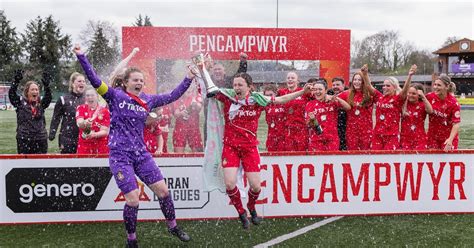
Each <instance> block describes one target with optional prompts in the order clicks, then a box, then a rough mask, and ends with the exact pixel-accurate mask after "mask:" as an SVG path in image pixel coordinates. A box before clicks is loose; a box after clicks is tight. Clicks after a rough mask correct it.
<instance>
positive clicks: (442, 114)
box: [433, 109, 448, 118]
mask: <svg viewBox="0 0 474 248" xmlns="http://www.w3.org/2000/svg"><path fill="white" fill-rule="evenodd" d="M433 114H434V115H436V116H439V117H442V118H448V115H447V114H446V113H443V112H440V111H438V110H436V109H433Z"/></svg>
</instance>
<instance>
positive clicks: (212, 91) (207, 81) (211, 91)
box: [192, 53, 219, 98]
mask: <svg viewBox="0 0 474 248" xmlns="http://www.w3.org/2000/svg"><path fill="white" fill-rule="evenodd" d="M192 61H193V63H194V64H195V65H196V67H197V68H198V70H199V73H200V74H201V76H200V78H201V79H202V80H203V82H204V86H205V87H206V91H207V94H206V96H207V97H208V98H209V97H213V96H215V95H216V94H217V93H219V88H217V86H216V85H215V84H214V83H213V82H212V79H211V75H209V72H208V71H207V69H206V65H205V63H204V55H203V54H202V53H200V54H198V55H196V56H194V57H193V58H192Z"/></svg>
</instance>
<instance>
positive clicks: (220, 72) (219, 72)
mask: <svg viewBox="0 0 474 248" xmlns="http://www.w3.org/2000/svg"><path fill="white" fill-rule="evenodd" d="M212 75H213V77H214V79H215V80H216V81H222V80H224V77H225V69H224V66H223V65H222V64H215V65H214V67H212Z"/></svg>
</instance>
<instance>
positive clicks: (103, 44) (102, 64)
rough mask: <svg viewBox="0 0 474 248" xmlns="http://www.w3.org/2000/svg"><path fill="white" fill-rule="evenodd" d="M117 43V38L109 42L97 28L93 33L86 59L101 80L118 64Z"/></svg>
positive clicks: (102, 31)
mask: <svg viewBox="0 0 474 248" xmlns="http://www.w3.org/2000/svg"><path fill="white" fill-rule="evenodd" d="M117 43H118V38H117V37H116V38H115V40H114V41H112V42H109V40H108V39H107V37H105V34H104V30H103V29H102V28H101V27H99V28H97V30H96V32H95V33H94V37H93V40H92V43H91V46H90V47H89V50H88V52H87V57H88V58H89V59H90V61H91V63H92V65H93V66H94V68H95V69H96V71H97V73H98V74H99V75H101V77H102V78H107V77H108V75H109V74H110V73H111V72H112V71H113V69H114V68H115V66H116V64H117V63H118V60H119V56H120V51H119V50H118V47H117V45H116V44H117Z"/></svg>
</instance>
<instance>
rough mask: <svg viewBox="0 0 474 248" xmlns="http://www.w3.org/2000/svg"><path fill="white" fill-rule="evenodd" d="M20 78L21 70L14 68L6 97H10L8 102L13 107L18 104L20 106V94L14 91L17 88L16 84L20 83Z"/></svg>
mask: <svg viewBox="0 0 474 248" xmlns="http://www.w3.org/2000/svg"><path fill="white" fill-rule="evenodd" d="M22 79H23V71H22V70H15V76H14V77H13V82H12V86H11V87H10V89H9V90H8V98H9V99H10V103H11V104H12V105H13V107H15V108H18V106H20V96H19V95H18V94H17V93H16V91H17V90H18V85H19V84H20V82H21V80H22Z"/></svg>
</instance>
